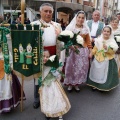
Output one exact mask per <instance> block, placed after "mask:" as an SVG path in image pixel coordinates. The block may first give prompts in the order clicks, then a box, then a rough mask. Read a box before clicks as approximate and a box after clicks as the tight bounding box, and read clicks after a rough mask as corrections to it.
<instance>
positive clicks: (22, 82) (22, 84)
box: [20, 74, 24, 112]
mask: <svg viewBox="0 0 120 120" xmlns="http://www.w3.org/2000/svg"><path fill="white" fill-rule="evenodd" d="M21 78H22V81H21V104H20V105H21V112H22V111H23V86H24V76H23V75H22V74H21Z"/></svg>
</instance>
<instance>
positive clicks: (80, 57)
mask: <svg viewBox="0 0 120 120" xmlns="http://www.w3.org/2000/svg"><path fill="white" fill-rule="evenodd" d="M78 49H79V51H80V53H79V54H76V53H75V52H74V51H73V50H71V51H70V55H69V56H68V57H67V60H66V66H65V79H64V84H65V85H72V86H75V85H79V84H82V83H85V82H86V80H87V74H88V69H89V59H88V56H89V50H88V48H87V47H86V48H78Z"/></svg>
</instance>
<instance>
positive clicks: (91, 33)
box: [90, 21, 99, 36]
mask: <svg viewBox="0 0 120 120" xmlns="http://www.w3.org/2000/svg"><path fill="white" fill-rule="evenodd" d="M98 25H99V21H97V22H94V21H92V27H91V32H90V35H91V36H96V32H97V29H98Z"/></svg>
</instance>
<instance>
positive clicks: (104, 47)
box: [87, 26, 119, 91]
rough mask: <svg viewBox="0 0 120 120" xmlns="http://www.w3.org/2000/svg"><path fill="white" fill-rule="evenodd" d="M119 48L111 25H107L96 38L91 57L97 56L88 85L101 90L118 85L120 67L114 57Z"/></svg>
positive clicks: (108, 89) (107, 89)
mask: <svg viewBox="0 0 120 120" xmlns="http://www.w3.org/2000/svg"><path fill="white" fill-rule="evenodd" d="M117 49H118V45H117V43H116V41H115V40H114V36H113V34H112V29H111V27H109V26H105V27H104V28H103V32H102V34H101V36H100V37H98V38H96V40H95V46H94V48H93V50H92V52H91V57H92V55H94V57H95V58H94V60H93V62H92V64H91V68H90V73H89V79H88V81H87V85H89V86H92V87H93V88H96V89H98V90H100V91H110V90H112V89H113V88H115V87H117V86H118V84H119V78H118V70H117V69H118V68H117V64H116V61H115V59H114V56H115V53H116V51H117Z"/></svg>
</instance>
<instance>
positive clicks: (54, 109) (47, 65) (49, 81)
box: [39, 50, 71, 120]
mask: <svg viewBox="0 0 120 120" xmlns="http://www.w3.org/2000/svg"><path fill="white" fill-rule="evenodd" d="M43 63H44V67H43V74H42V77H40V78H39V85H40V86H41V87H40V89H39V93H40V103H41V111H42V112H43V113H44V114H45V115H46V120H50V118H51V117H52V118H54V117H59V120H63V118H62V116H63V115H64V114H66V113H67V112H68V111H69V110H70V108H71V105H70V102H69V100H68V98H67V96H66V94H65V92H64V90H63V88H62V86H61V84H60V82H59V79H60V78H59V76H60V74H59V72H58V71H57V68H58V67H59V60H58V57H57V56H56V55H53V56H51V57H50V52H49V51H48V50H45V51H44V58H43Z"/></svg>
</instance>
